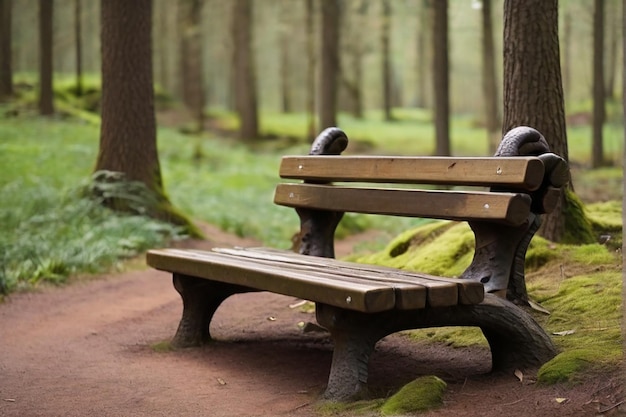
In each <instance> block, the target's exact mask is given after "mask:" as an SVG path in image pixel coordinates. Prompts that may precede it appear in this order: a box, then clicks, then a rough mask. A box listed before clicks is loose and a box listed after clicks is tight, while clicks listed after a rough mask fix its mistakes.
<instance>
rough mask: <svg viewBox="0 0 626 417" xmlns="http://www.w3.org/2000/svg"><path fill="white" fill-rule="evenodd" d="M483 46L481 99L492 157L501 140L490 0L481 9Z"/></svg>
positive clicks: (484, 0)
mask: <svg viewBox="0 0 626 417" xmlns="http://www.w3.org/2000/svg"><path fill="white" fill-rule="evenodd" d="M482 18H483V19H482V21H483V30H482V35H483V37H482V44H483V99H484V101H485V127H486V128H487V140H488V145H489V154H490V155H493V153H494V152H495V151H496V148H497V147H498V143H499V142H500V138H501V132H502V130H501V127H500V124H501V123H500V111H499V109H498V88H497V86H496V61H495V56H494V55H495V54H494V46H493V25H492V16H491V0H483V8H482Z"/></svg>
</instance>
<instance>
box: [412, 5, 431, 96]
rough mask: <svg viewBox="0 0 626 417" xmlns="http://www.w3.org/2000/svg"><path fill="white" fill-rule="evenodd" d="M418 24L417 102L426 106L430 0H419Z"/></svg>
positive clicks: (416, 55)
mask: <svg viewBox="0 0 626 417" xmlns="http://www.w3.org/2000/svg"><path fill="white" fill-rule="evenodd" d="M418 2H419V11H418V24H417V37H416V38H417V39H416V49H417V50H416V54H415V57H416V61H417V65H416V68H417V89H416V99H415V104H416V106H417V107H420V108H425V107H426V105H427V100H426V98H427V95H428V93H427V88H426V85H427V80H428V65H427V64H428V61H429V59H428V58H429V55H430V54H429V48H428V45H429V44H430V42H428V39H429V37H430V36H429V34H430V33H431V28H430V24H431V19H430V16H432V10H431V4H430V0H418Z"/></svg>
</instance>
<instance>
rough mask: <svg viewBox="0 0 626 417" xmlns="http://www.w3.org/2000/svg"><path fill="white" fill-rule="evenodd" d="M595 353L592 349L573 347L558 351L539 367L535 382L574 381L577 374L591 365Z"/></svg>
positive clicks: (548, 383) (595, 355) (549, 383)
mask: <svg viewBox="0 0 626 417" xmlns="http://www.w3.org/2000/svg"><path fill="white" fill-rule="evenodd" d="M597 355H598V353H597V352H594V351H593V350H592V349H575V350H570V351H566V352H563V353H560V354H559V355H557V356H556V357H555V358H554V359H552V360H551V361H549V362H547V363H546V364H544V365H543V366H542V367H541V368H540V369H539V372H538V373H537V382H538V383H539V384H543V385H552V384H557V383H560V382H574V381H575V380H576V376H577V375H580V373H581V372H583V371H584V370H586V369H588V368H590V367H591V366H592V364H593V362H594V359H596V358H597Z"/></svg>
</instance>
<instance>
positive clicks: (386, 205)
mask: <svg viewBox="0 0 626 417" xmlns="http://www.w3.org/2000/svg"><path fill="white" fill-rule="evenodd" d="M274 202H275V203H276V204H281V205H284V206H289V207H302V208H311V209H317V210H333V211H342V212H355V213H369V214H387V215H395V216H409V217H428V218H434V219H448V220H467V221H470V220H475V221H476V220H492V221H500V222H503V223H506V224H511V225H520V224H522V223H523V222H524V221H525V220H526V219H527V217H528V214H529V212H530V197H528V196H527V195H524V194H512V193H495V192H478V191H475V192H467V191H425V190H405V189H381V188H352V187H340V186H332V185H313V184H278V186H277V187H276V192H275V194H274Z"/></svg>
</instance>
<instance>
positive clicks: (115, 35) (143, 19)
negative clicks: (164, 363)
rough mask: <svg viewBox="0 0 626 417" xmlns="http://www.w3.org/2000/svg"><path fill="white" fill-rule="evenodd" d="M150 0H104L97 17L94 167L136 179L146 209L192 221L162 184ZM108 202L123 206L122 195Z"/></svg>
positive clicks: (180, 221)
mask: <svg viewBox="0 0 626 417" xmlns="http://www.w3.org/2000/svg"><path fill="white" fill-rule="evenodd" d="M151 14H152V0H133V1H127V0H106V1H103V2H102V6H101V22H102V32H101V33H102V124H101V127H100V148H99V152H98V159H97V161H96V167H95V171H96V172H98V171H112V172H117V173H122V174H123V178H122V179H121V181H122V182H131V181H132V182H135V181H137V182H140V183H143V184H144V185H145V187H146V188H147V190H148V191H149V193H150V195H151V196H154V199H153V200H154V201H153V202H151V201H149V199H148V200H146V204H147V207H146V210H147V214H148V215H151V216H153V217H156V218H159V219H162V220H165V221H169V222H172V223H175V224H180V225H184V226H186V227H187V228H188V229H189V231H190V232H191V233H192V234H197V232H196V231H195V229H194V228H193V226H191V224H190V223H189V222H188V221H187V220H186V219H185V218H184V217H183V216H181V215H180V214H178V213H177V212H176V211H175V210H174V209H173V208H172V206H171V204H170V203H169V200H168V198H167V197H166V195H165V193H164V190H163V182H162V179H161V168H160V165H159V157H158V153H157V142H156V120H155V115H154V90H153V84H152V53H151V24H152V18H151ZM105 203H106V204H107V205H109V206H111V207H112V208H116V209H122V210H127V209H129V207H128V204H126V203H125V202H124V201H120V200H113V199H108V200H106V201H105Z"/></svg>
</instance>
